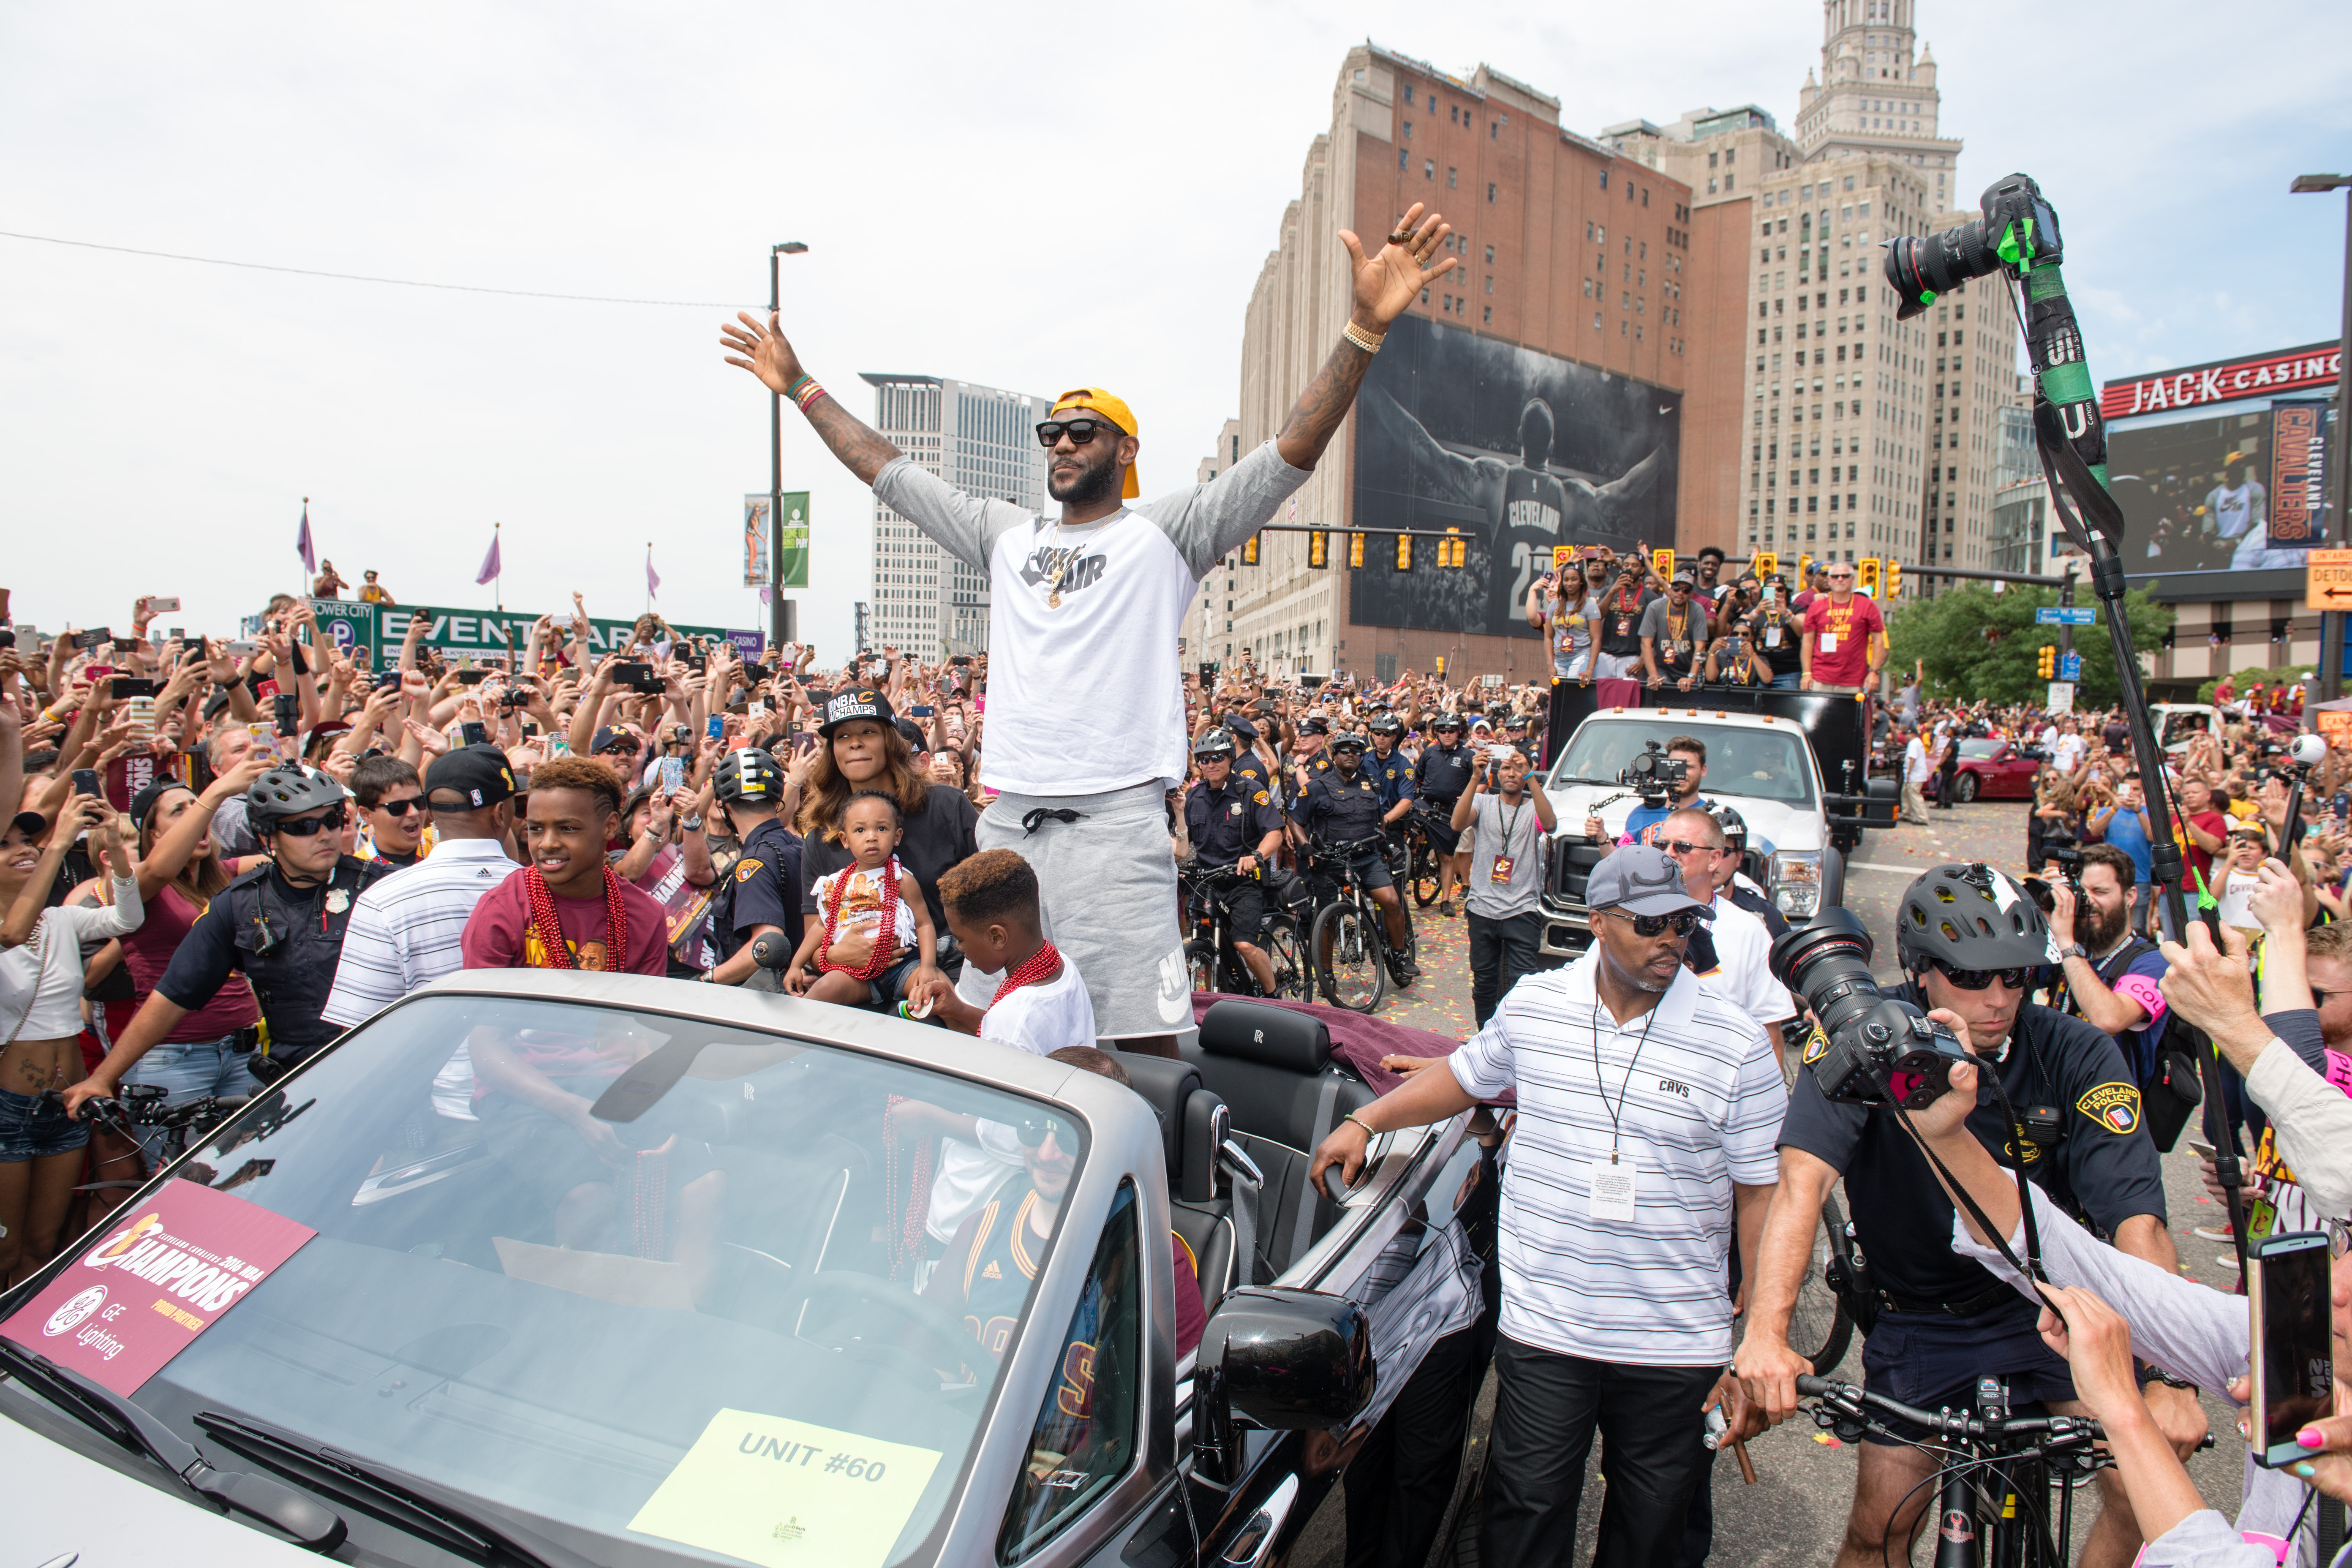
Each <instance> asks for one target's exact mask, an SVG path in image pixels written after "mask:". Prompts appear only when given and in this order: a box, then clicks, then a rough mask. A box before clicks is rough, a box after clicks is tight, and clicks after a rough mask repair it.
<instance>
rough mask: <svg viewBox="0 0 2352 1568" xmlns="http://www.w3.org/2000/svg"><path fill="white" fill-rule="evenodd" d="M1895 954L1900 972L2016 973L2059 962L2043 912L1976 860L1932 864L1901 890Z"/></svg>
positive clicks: (2013, 885) (2022, 892)
mask: <svg viewBox="0 0 2352 1568" xmlns="http://www.w3.org/2000/svg"><path fill="white" fill-rule="evenodd" d="M1895 959H1896V961H1897V962H1898V963H1901V964H1902V965H1903V970H1904V973H1906V974H1916V973H1919V972H1920V971H1922V970H1924V969H1926V968H1927V966H1928V965H1929V964H1930V963H1941V964H1943V965H1945V966H1947V967H1948V968H1952V969H2021V968H2025V967H2028V966H2031V965H2034V964H2043V963H2058V962H2059V958H2058V952H2057V944H2056V943H2055V942H2053V941H2052V939H2051V936H2050V927H2049V925H2048V923H2047V922H2046V921H2043V920H2042V911H2041V910H2040V909H2038V908H2037V907H2035V905H2034V902H2033V900H2032V899H2031V898H2029V897H2028V896H2027V895H2026V891H2025V889H2023V888H2021V887H2020V886H2018V884H2017V883H2016V882H2015V881H2014V880H2012V879H2011V878H2009V877H2008V876H2006V875H2004V874H2003V873H2001V872H1999V871H1996V870H1994V869H1993V868H1991V867H1990V866H1987V865H1986V864H1985V863H1984V862H1982V861H1981V860H1975V861H1970V862H1969V863H1967V864H1965V865H1956V866H1938V867H1937V868H1935V869H1933V870H1931V871H1929V872H1927V874H1926V875H1925V876H1923V877H1921V878H1920V879H1918V880H1917V881H1916V882H1913V883H1912V884H1911V885H1910V886H1909V887H1908V888H1906V889H1904V890H1903V898H1902V901H1901V903H1900V904H1899V905H1898V907H1897V912H1896V914H1895Z"/></svg>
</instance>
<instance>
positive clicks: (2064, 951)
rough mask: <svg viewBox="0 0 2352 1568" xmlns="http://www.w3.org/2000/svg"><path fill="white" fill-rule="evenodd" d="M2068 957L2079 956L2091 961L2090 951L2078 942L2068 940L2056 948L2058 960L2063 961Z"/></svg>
mask: <svg viewBox="0 0 2352 1568" xmlns="http://www.w3.org/2000/svg"><path fill="white" fill-rule="evenodd" d="M2070 958H2079V959H2081V960H2082V961H2083V962H2084V963H2090V962H2091V954H2090V951H2089V950H2088V949H2087V948H2085V947H2084V945H2083V944H2082V943H2081V942H2068V943H2067V944H2066V945H2065V946H2064V947H2062V948H2060V949H2059V950H2058V960H2059V962H2060V963H2064V962H2065V961H2066V960H2067V959H2070Z"/></svg>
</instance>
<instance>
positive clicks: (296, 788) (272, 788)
mask: <svg viewBox="0 0 2352 1568" xmlns="http://www.w3.org/2000/svg"><path fill="white" fill-rule="evenodd" d="M342 804H343V786H342V785H341V784H337V783H336V782H335V781H334V780H332V779H331V778H329V777H328V776H327V775H326V774H324V773H310V772H308V771H307V770H305V769H302V768H299V767H297V766H296V765H295V764H293V763H283V764H281V765H280V766H278V767H274V768H272V769H270V770H269V771H268V773H264V774H262V775H261V776H260V777H259V778H257V779H256V780H254V781H253V787H252V788H250V789H248V790H247V791H246V792H245V819H246V821H247V822H248V823H250V824H251V825H252V826H253V831H254V832H255V833H257V834H260V833H271V832H275V831H276V830H277V827H278V824H279V823H281V822H283V821H285V820H286V819H287V818H288V817H289V816H301V815H302V814H303V813H304V812H307V811H318V810H320V809H321V808H323V807H326V806H331V805H342Z"/></svg>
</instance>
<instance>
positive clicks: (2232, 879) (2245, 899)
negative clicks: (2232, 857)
mask: <svg viewBox="0 0 2352 1568" xmlns="http://www.w3.org/2000/svg"><path fill="white" fill-rule="evenodd" d="M2262 885H2263V879H2261V878H2260V877H2257V876H2255V875H2254V874H2253V873H2252V871H2241V870H2239V869H2237V868H2235V867H2232V868H2231V870H2230V874H2229V875H2228V876H2227V877H2226V878H2224V879H2222V884H2221V910H2219V911H2218V912H2219V914H2220V917H2221V923H2222V924H2223V925H2225V926H2258V925H2260V924H2262V923H2263V922H2262V921H2259V920H2257V919H2255V918H2254V910H2253V906H2252V903H2251V902H2250V900H2252V898H2253V896H2254V889H2256V888H2259V887H2261V886H2262Z"/></svg>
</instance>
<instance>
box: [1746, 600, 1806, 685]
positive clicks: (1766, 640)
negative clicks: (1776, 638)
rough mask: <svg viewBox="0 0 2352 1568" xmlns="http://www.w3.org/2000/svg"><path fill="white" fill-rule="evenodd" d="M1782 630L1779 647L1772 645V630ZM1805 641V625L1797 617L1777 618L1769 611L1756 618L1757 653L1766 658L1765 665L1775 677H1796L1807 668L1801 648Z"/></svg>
mask: <svg viewBox="0 0 2352 1568" xmlns="http://www.w3.org/2000/svg"><path fill="white" fill-rule="evenodd" d="M1774 626H1779V627H1780V645H1779V646H1778V647H1775V646H1773V643H1772V628H1773V627H1774ZM1804 640H1805V623H1804V622H1803V621H1802V620H1801V619H1799V618H1798V617H1797V616H1774V615H1773V614H1772V613H1771V612H1770V611H1769V610H1767V611H1764V612H1762V613H1761V614H1759V616H1757V617H1756V651H1757V652H1758V653H1760V654H1762V655H1763V656H1764V663H1765V664H1766V666H1767V667H1769V668H1770V669H1771V671H1772V673H1773V674H1774V675H1796V674H1799V673H1801V671H1802V670H1803V669H1804V668H1805V655H1804V651H1803V649H1802V648H1801V647H1800V646H1799V645H1800V644H1801V643H1802V642H1803V641H1804Z"/></svg>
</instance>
